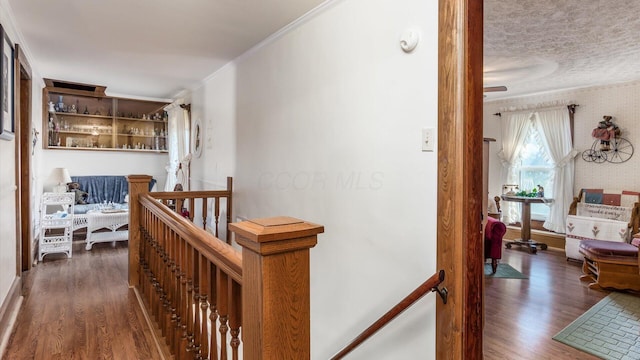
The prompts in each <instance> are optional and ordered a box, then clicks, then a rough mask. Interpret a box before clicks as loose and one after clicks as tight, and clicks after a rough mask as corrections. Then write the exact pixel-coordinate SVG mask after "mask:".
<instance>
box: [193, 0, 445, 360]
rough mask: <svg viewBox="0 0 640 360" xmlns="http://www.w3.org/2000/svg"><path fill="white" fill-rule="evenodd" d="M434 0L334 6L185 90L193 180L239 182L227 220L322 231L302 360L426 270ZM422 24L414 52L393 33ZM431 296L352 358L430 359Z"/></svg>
mask: <svg viewBox="0 0 640 360" xmlns="http://www.w3.org/2000/svg"><path fill="white" fill-rule="evenodd" d="M437 6H438V5H437V2H431V1H421V0H402V1H397V0H396V1H391V0H373V1H372V0H344V1H337V2H334V3H333V4H332V5H330V6H328V7H326V8H325V9H324V10H322V11H321V12H320V13H318V14H317V16H314V17H312V18H310V19H307V21H304V22H303V23H301V24H300V25H299V26H297V27H293V28H292V29H290V31H288V32H286V33H285V34H284V35H283V36H281V37H278V38H277V39H276V40H274V41H270V42H268V43H266V44H264V46H261V47H259V48H257V49H254V50H253V51H250V52H249V53H248V54H245V55H244V56H242V57H241V58H240V59H238V60H237V61H236V62H235V63H234V64H232V65H230V66H227V67H226V68H225V69H223V70H221V71H219V72H218V73H217V74H214V75H213V76H211V77H210V78H209V79H207V80H206V82H205V83H204V85H203V86H202V87H201V88H200V89H197V90H195V91H194V93H193V98H192V100H193V102H192V104H193V106H194V108H195V109H197V110H194V117H196V116H201V117H202V120H203V122H204V123H206V124H207V125H204V126H205V128H208V129H211V132H209V131H205V134H204V136H205V137H208V136H211V142H212V143H211V144H208V143H206V142H205V148H204V151H203V155H202V158H200V159H196V160H194V162H193V177H194V178H201V183H202V184H221V183H222V181H223V179H224V177H225V176H227V175H233V176H234V177H235V193H234V196H235V214H234V215H237V216H243V217H247V218H255V217H264V216H276V215H289V216H294V217H298V218H302V219H305V220H308V221H312V222H316V223H319V224H323V225H324V226H325V230H326V232H325V233H324V234H322V235H320V237H319V243H318V246H317V247H316V248H314V249H313V250H312V251H311V254H312V257H311V327H312V329H311V330H312V333H311V335H312V345H311V346H312V358H313V359H327V358H329V357H330V356H331V355H333V354H334V353H335V352H336V351H338V350H340V349H341V348H342V347H343V346H344V345H346V344H347V343H348V342H349V341H350V340H351V339H352V338H353V337H355V336H356V335H357V334H358V333H359V332H360V331H362V330H363V329H364V328H366V327H367V326H369V325H370V324H371V323H372V322H373V321H374V320H376V319H377V318H378V317H379V316H380V315H382V314H383V313H384V312H386V311H387V310H389V309H390V308H391V307H392V306H393V305H395V304H396V303H397V302H398V301H399V300H401V299H402V298H403V297H404V296H406V295H407V294H408V293H409V292H410V291H412V290H413V289H414V288H415V287H416V286H418V285H419V284H420V283H421V282H422V281H424V280H425V279H426V278H428V277H429V276H431V275H432V274H433V273H434V272H435V270H436V269H435V264H436V255H435V254H436V241H435V238H436V204H435V201H436V191H437V189H436V170H437V154H436V153H435V152H430V153H429V152H421V150H420V144H421V138H420V136H421V129H422V128H425V127H432V128H436V127H437V23H438V21H437V16H438V15H437V14H438V9H437ZM409 27H418V28H419V29H420V30H421V32H422V41H421V43H420V45H419V47H418V48H417V49H416V50H415V52H414V53H412V54H405V53H403V52H402V51H401V49H400V47H399V37H400V34H401V33H402V32H403V31H404V30H405V29H406V28H409ZM435 298H436V297H435V296H427V297H426V298H425V299H423V300H421V301H420V302H419V303H418V304H417V305H416V306H414V307H413V308H411V309H410V310H409V311H407V312H406V313H404V314H403V315H402V316H401V317H400V318H399V319H398V320H396V321H395V322H394V323H393V324H391V325H390V326H389V327H387V328H385V329H384V330H382V331H381V332H380V333H379V334H377V335H376V336H375V337H374V338H373V339H371V340H370V341H369V342H368V343H366V344H365V345H363V346H362V347H361V348H359V349H357V350H356V351H355V352H354V353H353V355H352V356H350V358H352V359H417V358H420V359H433V358H435Z"/></svg>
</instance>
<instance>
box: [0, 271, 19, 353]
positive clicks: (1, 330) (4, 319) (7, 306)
mask: <svg viewBox="0 0 640 360" xmlns="http://www.w3.org/2000/svg"><path fill="white" fill-rule="evenodd" d="M23 300H24V297H23V296H22V278H21V277H19V276H16V278H15V279H14V280H13V284H11V288H10V289H9V293H8V294H7V297H6V298H5V299H4V302H3V303H2V307H0V358H4V352H5V350H6V349H7V344H8V343H9V338H10V337H11V333H12V332H13V328H14V327H15V325H16V319H17V318H18V313H19V312H20V308H21V307H22V301H23Z"/></svg>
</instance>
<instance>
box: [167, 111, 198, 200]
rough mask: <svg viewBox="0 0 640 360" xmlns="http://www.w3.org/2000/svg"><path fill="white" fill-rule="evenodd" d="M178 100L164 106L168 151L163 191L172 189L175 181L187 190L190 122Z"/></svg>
mask: <svg viewBox="0 0 640 360" xmlns="http://www.w3.org/2000/svg"><path fill="white" fill-rule="evenodd" d="M180 103H181V102H180V101H178V102H174V103H172V104H171V105H168V106H167V107H165V108H164V109H165V111H166V112H167V114H168V115H169V120H168V124H167V126H168V134H167V149H168V151H169V163H168V164H167V166H166V167H165V169H166V170H167V181H166V182H165V185H164V190H165V191H173V189H174V187H175V186H176V184H177V183H180V184H182V187H183V189H184V190H189V181H188V180H189V163H190V162H191V153H190V150H189V149H190V143H189V139H190V134H191V131H190V124H191V120H190V118H189V112H188V111H187V110H185V109H183V108H182V107H180Z"/></svg>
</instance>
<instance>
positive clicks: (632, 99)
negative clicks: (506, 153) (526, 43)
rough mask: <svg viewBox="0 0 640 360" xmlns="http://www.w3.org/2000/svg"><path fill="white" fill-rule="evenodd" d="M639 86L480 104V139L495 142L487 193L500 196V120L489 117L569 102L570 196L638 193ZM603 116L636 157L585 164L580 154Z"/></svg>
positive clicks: (588, 145)
mask: <svg viewBox="0 0 640 360" xmlns="http://www.w3.org/2000/svg"><path fill="white" fill-rule="evenodd" d="M639 98H640V82H632V83H624V84H613V85H608V86H596V87H590V88H584V89H576V90H567V91H557V92H550V93H546V94H540V95H535V96H527V97H519V98H514V99H506V100H500V101H492V102H487V103H485V104H484V136H485V137H493V138H496V139H497V141H496V143H495V146H494V145H493V144H492V148H491V153H492V156H491V160H490V176H489V193H490V194H500V193H501V188H500V187H501V186H502V184H503V183H504V180H501V179H502V177H501V174H502V168H501V165H500V160H499V159H498V157H497V153H498V151H499V150H500V148H501V138H502V135H501V134H500V123H499V121H500V118H499V117H497V116H494V115H492V114H494V113H496V112H499V111H500V110H499V109H500V108H503V107H509V106H519V105H526V104H538V103H547V102H551V101H558V100H569V101H572V102H574V103H575V104H578V105H580V106H578V108H577V110H576V113H575V128H574V147H575V148H576V149H577V150H578V151H580V152H581V153H580V154H579V155H578V156H577V157H576V167H575V183H574V187H573V189H574V191H573V192H574V193H573V195H574V196H577V195H578V192H579V191H580V189H581V188H604V189H619V190H632V191H640V183H639V182H638V176H640V154H639V153H637V151H639V150H640V126H638V125H637V124H638V119H640V102H639V101H638V99H639ZM604 115H611V116H613V117H614V119H613V121H614V122H615V123H616V124H617V125H618V126H619V127H620V129H621V130H622V137H624V138H626V139H627V140H629V141H630V142H631V143H632V144H633V145H634V147H635V151H636V153H635V154H634V155H633V156H632V157H631V159H629V160H628V161H626V162H624V163H621V164H612V163H609V162H605V163H601V164H598V163H594V162H586V161H584V160H583V159H582V151H584V150H586V149H589V148H591V146H592V144H593V142H594V141H595V139H594V138H593V137H592V136H591V131H592V130H593V129H594V128H595V127H596V126H597V124H598V122H599V121H601V120H602V117H603V116H604Z"/></svg>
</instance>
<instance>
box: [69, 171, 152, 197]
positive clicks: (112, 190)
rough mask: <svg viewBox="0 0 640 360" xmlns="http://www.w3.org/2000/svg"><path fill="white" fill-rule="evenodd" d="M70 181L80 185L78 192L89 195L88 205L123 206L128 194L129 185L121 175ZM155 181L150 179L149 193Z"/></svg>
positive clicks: (73, 178) (81, 177)
mask: <svg viewBox="0 0 640 360" xmlns="http://www.w3.org/2000/svg"><path fill="white" fill-rule="evenodd" d="M71 181H73V182H77V183H78V184H80V190H82V191H86V192H88V193H89V196H88V198H87V201H86V202H87V203H88V204H100V203H104V202H105V201H106V202H107V203H109V202H111V203H113V204H123V203H124V197H125V196H126V195H127V194H128V193H129V183H128V182H127V178H126V177H125V176H122V175H103V176H72V177H71ZM155 183H156V180H155V179H151V182H150V183H149V191H151V189H152V188H153V186H154V185H155Z"/></svg>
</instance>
